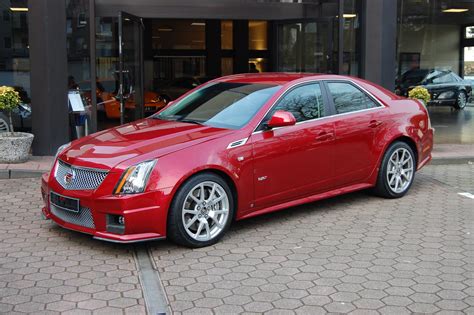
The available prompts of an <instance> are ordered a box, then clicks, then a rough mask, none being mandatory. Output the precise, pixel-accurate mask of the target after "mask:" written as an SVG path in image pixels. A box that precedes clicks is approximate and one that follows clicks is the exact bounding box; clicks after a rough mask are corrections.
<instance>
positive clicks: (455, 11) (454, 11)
mask: <svg viewBox="0 0 474 315" xmlns="http://www.w3.org/2000/svg"><path fill="white" fill-rule="evenodd" d="M467 11H469V9H461V8H450V9H444V10H443V12H444V13H463V12H467Z"/></svg>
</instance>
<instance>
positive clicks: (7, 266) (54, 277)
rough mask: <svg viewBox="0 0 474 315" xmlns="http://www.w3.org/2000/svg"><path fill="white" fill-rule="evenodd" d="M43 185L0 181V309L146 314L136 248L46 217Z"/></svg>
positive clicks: (3, 310) (9, 310) (28, 180)
mask: <svg viewBox="0 0 474 315" xmlns="http://www.w3.org/2000/svg"><path fill="white" fill-rule="evenodd" d="M39 184H40V182H39V180H38V179H21V180H20V179H15V180H1V181H0V313H2V314H5V313H8V314H15V313H35V314H59V313H63V314H73V313H75V314H77V313H80V314H90V313H94V314H122V313H130V314H136V313H142V314H143V313H145V307H144V301H143V295H142V290H141V286H140V283H139V280H138V275H137V270H136V265H135V261H134V259H133V255H132V254H133V251H132V249H133V248H132V247H130V246H123V245H116V244H111V243H105V242H100V241H96V240H93V239H91V238H90V237H89V236H86V235H83V234H80V233H76V232H72V231H68V230H64V229H62V228H59V227H58V226H56V225H55V224H53V223H51V222H50V221H44V220H42V219H41V211H40V209H41V203H42V202H41V197H40V195H41V194H40V191H39V187H40V186H39Z"/></svg>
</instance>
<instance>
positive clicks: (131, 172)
mask: <svg viewBox="0 0 474 315" xmlns="http://www.w3.org/2000/svg"><path fill="white" fill-rule="evenodd" d="M155 164H156V160H151V161H146V162H142V163H139V164H137V165H134V166H131V167H129V168H128V169H127V170H126V171H125V172H124V173H123V175H122V177H121V178H120V180H119V182H118V184H117V186H116V187H115V189H114V193H115V194H137V193H142V192H143V191H144V190H145V187H146V184H147V182H148V178H149V177H150V173H151V171H152V170H153V167H154V166H155Z"/></svg>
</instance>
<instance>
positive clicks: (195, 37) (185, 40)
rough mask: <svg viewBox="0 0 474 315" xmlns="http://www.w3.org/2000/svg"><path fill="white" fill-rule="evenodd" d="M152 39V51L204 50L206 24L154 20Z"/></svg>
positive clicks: (188, 21)
mask: <svg viewBox="0 0 474 315" xmlns="http://www.w3.org/2000/svg"><path fill="white" fill-rule="evenodd" d="M152 39H153V44H152V47H153V49H188V50H189V49H198V50H200V49H206V41H205V39H206V22H205V21H204V20H161V19H154V20H153V22H152Z"/></svg>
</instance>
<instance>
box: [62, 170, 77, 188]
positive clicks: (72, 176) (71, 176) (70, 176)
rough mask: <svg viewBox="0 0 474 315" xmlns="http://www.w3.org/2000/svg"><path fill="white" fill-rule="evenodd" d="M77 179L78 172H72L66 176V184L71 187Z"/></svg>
mask: <svg viewBox="0 0 474 315" xmlns="http://www.w3.org/2000/svg"><path fill="white" fill-rule="evenodd" d="M75 178H76V172H75V171H74V170H70V171H69V172H67V173H66V175H64V182H65V183H66V185H69V184H71V183H72V182H73V181H74V179H75Z"/></svg>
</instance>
